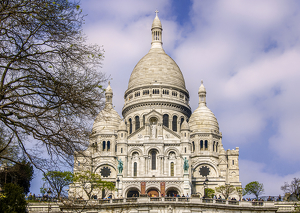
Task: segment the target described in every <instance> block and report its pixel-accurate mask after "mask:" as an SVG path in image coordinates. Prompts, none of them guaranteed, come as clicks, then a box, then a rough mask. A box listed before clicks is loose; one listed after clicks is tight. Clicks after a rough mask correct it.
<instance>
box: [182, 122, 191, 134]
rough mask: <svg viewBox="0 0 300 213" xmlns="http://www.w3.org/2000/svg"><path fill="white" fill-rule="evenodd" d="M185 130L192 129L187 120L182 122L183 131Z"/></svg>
mask: <svg viewBox="0 0 300 213" xmlns="http://www.w3.org/2000/svg"><path fill="white" fill-rule="evenodd" d="M183 130H190V126H189V124H188V122H186V120H185V121H183V123H182V124H181V131H183Z"/></svg>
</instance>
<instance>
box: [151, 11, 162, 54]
mask: <svg viewBox="0 0 300 213" xmlns="http://www.w3.org/2000/svg"><path fill="white" fill-rule="evenodd" d="M155 13H156V16H155V18H154V20H153V23H152V28H151V32H152V43H151V45H152V46H151V48H162V25H161V22H160V20H159V18H158V16H157V13H158V11H157V10H156V11H155Z"/></svg>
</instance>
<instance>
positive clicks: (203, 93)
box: [198, 80, 206, 106]
mask: <svg viewBox="0 0 300 213" xmlns="http://www.w3.org/2000/svg"><path fill="white" fill-rule="evenodd" d="M198 95H199V106H206V89H205V87H204V85H203V80H201V85H200V87H199V91H198Z"/></svg>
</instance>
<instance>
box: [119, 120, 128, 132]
mask: <svg viewBox="0 0 300 213" xmlns="http://www.w3.org/2000/svg"><path fill="white" fill-rule="evenodd" d="M119 131H127V127H126V124H125V121H124V120H122V121H121V124H120V126H119Z"/></svg>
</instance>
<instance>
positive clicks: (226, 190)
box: [216, 184, 235, 199]
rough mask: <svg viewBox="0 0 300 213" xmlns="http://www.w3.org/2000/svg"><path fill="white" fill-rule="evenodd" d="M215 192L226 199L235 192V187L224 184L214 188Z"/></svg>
mask: <svg viewBox="0 0 300 213" xmlns="http://www.w3.org/2000/svg"><path fill="white" fill-rule="evenodd" d="M216 191H217V192H219V193H221V194H222V195H223V197H224V198H225V199H227V198H228V197H229V196H230V195H231V194H232V193H233V192H234V191H235V187H234V186H232V185H230V184H225V185H221V186H218V187H216Z"/></svg>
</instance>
